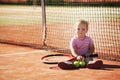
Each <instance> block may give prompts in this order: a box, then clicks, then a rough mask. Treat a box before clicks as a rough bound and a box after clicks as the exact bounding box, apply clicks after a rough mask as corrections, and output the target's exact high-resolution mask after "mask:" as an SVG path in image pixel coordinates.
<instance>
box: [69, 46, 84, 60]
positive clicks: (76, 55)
mask: <svg viewBox="0 0 120 80" xmlns="http://www.w3.org/2000/svg"><path fill="white" fill-rule="evenodd" d="M70 50H71V53H72V55H73V56H74V57H76V58H77V60H82V59H83V57H82V56H80V55H78V54H77V52H76V51H75V50H76V49H75V47H74V46H72V45H70Z"/></svg>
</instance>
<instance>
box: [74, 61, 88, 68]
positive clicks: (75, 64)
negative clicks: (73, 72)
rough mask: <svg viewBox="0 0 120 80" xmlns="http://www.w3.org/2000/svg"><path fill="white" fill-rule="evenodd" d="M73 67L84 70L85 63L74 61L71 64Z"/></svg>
mask: <svg viewBox="0 0 120 80" xmlns="http://www.w3.org/2000/svg"><path fill="white" fill-rule="evenodd" d="M73 65H74V66H75V67H76V68H85V67H86V62H85V61H80V60H75V61H74V62H73Z"/></svg>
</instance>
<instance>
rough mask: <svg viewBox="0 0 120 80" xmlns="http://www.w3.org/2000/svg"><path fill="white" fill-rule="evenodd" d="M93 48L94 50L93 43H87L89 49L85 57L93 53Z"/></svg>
mask: <svg viewBox="0 0 120 80" xmlns="http://www.w3.org/2000/svg"><path fill="white" fill-rule="evenodd" d="M94 50H95V47H94V44H92V45H89V50H88V52H87V54H86V55H85V56H87V57H88V56H90V55H91V54H93V53H94Z"/></svg>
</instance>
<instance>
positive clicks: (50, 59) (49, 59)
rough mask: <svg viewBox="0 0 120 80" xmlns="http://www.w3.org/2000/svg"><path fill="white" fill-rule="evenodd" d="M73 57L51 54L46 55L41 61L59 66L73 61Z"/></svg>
mask: <svg viewBox="0 0 120 80" xmlns="http://www.w3.org/2000/svg"><path fill="white" fill-rule="evenodd" d="M72 58H73V56H72V55H71V54H49V55H45V56H43V57H42V58H41V61H42V62H43V63H45V64H58V63H60V62H64V61H67V60H70V59H72Z"/></svg>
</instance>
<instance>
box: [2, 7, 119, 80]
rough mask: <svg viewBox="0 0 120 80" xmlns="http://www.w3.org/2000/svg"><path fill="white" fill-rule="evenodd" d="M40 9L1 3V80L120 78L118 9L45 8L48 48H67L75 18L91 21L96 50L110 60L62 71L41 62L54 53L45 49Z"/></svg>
mask: <svg viewBox="0 0 120 80" xmlns="http://www.w3.org/2000/svg"><path fill="white" fill-rule="evenodd" d="M58 10H60V11H58ZM87 10H89V13H87ZM110 11H113V12H110ZM41 12H42V11H41V7H36V8H34V7H29V6H27V7H26V6H9V5H7V6H6V5H5V6H0V18H1V19H0V42H1V43H0V80H80V79H81V80H97V79H99V80H119V77H120V73H119V72H120V62H119V61H120V56H119V52H120V51H119V48H120V46H119V42H120V38H119V37H120V36H119V33H120V31H119V28H120V27H119V21H120V20H119V13H118V12H119V8H91V7H90V8H87V7H83V8H80V7H77V8H76V7H75V8H68V7H65V8H62V7H46V12H47V15H46V16H47V23H46V26H47V30H46V31H47V33H46V34H47V37H46V41H45V42H46V44H47V47H55V49H56V48H60V49H61V48H65V49H66V50H67V49H68V48H69V40H70V39H71V37H72V36H73V35H74V33H73V32H74V31H73V28H72V27H73V25H74V22H75V21H76V19H79V18H83V19H87V20H88V21H90V22H91V24H90V31H89V32H88V34H89V35H90V36H91V37H92V38H93V39H94V40H95V47H96V52H99V54H100V55H101V57H99V58H102V59H103V58H104V59H108V60H103V62H104V65H103V67H102V68H101V69H98V70H97V69H87V68H82V69H76V70H62V69H60V68H58V67H57V64H54V65H48V64H44V63H42V62H41V60H40V58H41V57H42V56H43V55H47V54H54V53H55V52H51V51H46V49H43V48H44V43H43V42H44V40H43V32H42V29H43V28H42V14H41ZM74 12H78V13H74ZM111 14H112V15H111ZM98 15H99V16H98ZM61 31H62V32H61ZM113 33H114V34H113ZM53 39H54V40H53ZM8 43H10V44H8ZM13 44H14V45H13ZM20 45H22V46H20ZM25 46H26V47H25ZM28 46H30V47H28ZM38 48H39V49H38ZM56 50H57V49H56ZM63 52H64V51H63ZM64 53H65V52H64ZM113 57H114V58H113ZM95 59H96V58H95ZM112 60H115V61H112Z"/></svg>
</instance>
